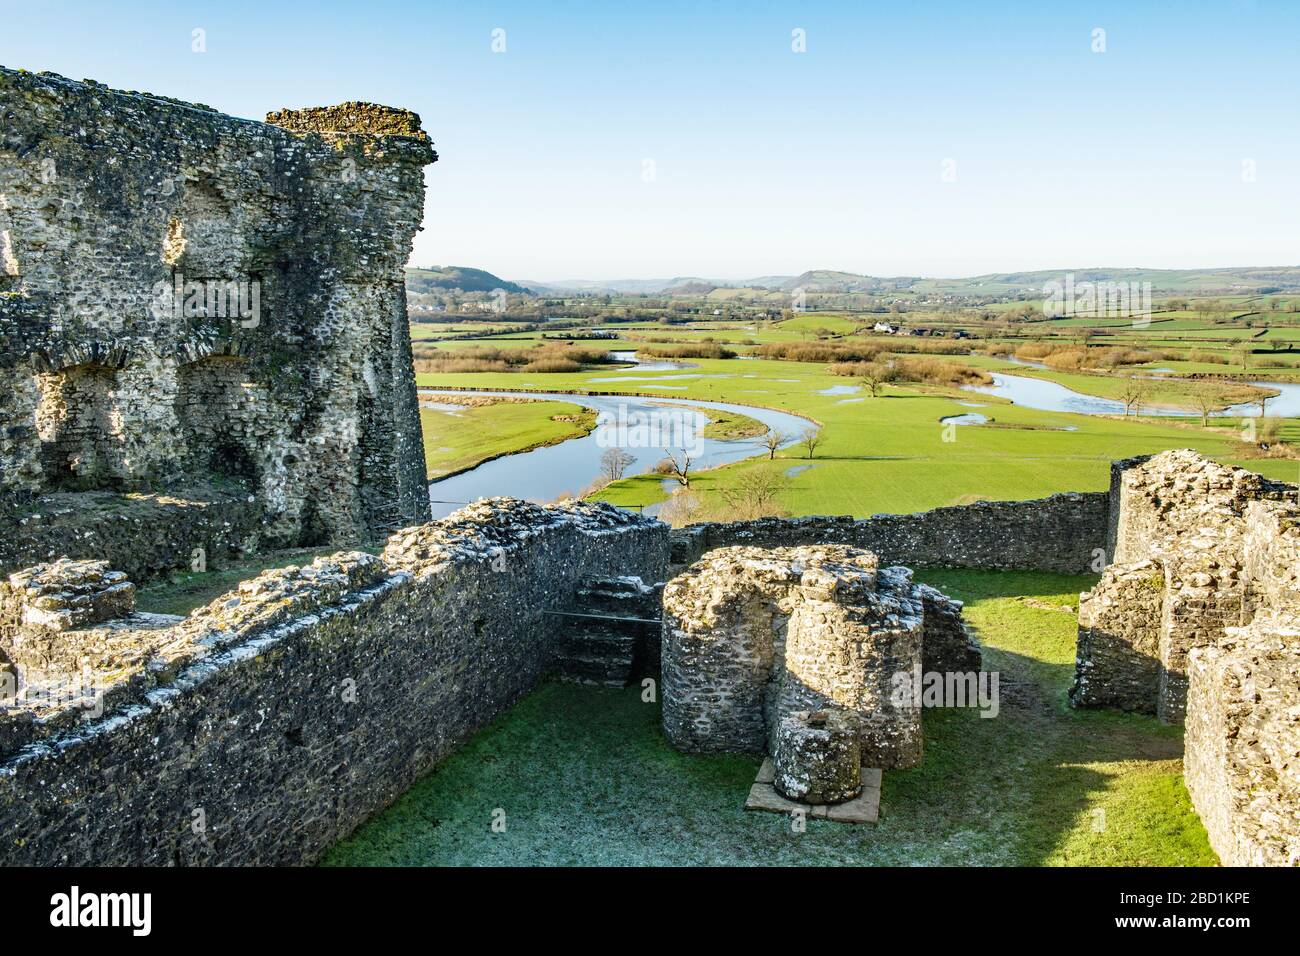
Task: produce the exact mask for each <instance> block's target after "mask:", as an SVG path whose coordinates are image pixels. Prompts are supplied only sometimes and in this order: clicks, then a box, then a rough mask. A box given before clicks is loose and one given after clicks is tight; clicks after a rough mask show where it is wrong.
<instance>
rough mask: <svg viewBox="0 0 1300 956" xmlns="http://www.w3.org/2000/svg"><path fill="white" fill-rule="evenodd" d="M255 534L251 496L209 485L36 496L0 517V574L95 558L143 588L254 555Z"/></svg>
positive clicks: (258, 519) (258, 518)
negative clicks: (183, 490)
mask: <svg viewBox="0 0 1300 956" xmlns="http://www.w3.org/2000/svg"><path fill="white" fill-rule="evenodd" d="M261 528H262V509H261V508H260V507H259V505H258V503H257V499H256V498H255V497H254V496H252V495H250V494H248V493H246V492H243V493H240V492H236V491H233V490H230V489H226V488H215V487H213V486H211V485H207V486H197V487H195V488H193V489H190V491H189V493H187V494H184V495H182V494H177V493H171V494H167V493H155V494H144V493H137V494H133V495H130V496H123V495H118V494H115V493H112V492H94V491H91V492H75V493H71V492H59V493H56V494H51V495H42V496H41V497H40V498H37V499H35V500H34V501H31V502H27V503H24V504H23V505H22V506H20V507H15V508H13V509H12V510H11V511H10V512H9V513H8V514H6V515H0V529H3V533H0V575H5V574H9V573H11V572H14V571H17V570H20V569H22V568H26V567H30V566H31V565H33V564H40V563H43V562H46V561H53V560H55V559H57V558H60V557H71V558H80V559H88V558H100V559H103V560H105V561H107V562H108V564H109V566H110V567H112V568H115V569H117V570H119V571H123V572H125V573H126V575H127V577H129V578H130V579H131V580H132V581H140V582H142V581H147V580H149V579H151V578H154V577H157V576H159V575H162V574H165V573H167V572H169V571H173V570H175V569H177V568H180V569H193V568H199V569H202V568H204V567H206V568H207V569H211V568H216V567H219V566H220V565H221V563H222V562H223V561H224V560H225V559H228V558H230V557H234V556H237V555H240V554H243V553H245V552H247V551H250V550H253V549H254V548H255V547H256V545H257V543H258V541H259V537H260V533H261Z"/></svg>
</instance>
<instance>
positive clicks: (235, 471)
mask: <svg viewBox="0 0 1300 956" xmlns="http://www.w3.org/2000/svg"><path fill="white" fill-rule="evenodd" d="M248 370H249V365H248V360H247V358H245V357H244V356H241V355H230V354H210V355H206V356H203V357H201V358H198V359H196V360H195V361H191V362H186V363H184V364H182V365H180V366H179V368H178V369H177V376H176V384H177V389H176V418H177V421H178V422H179V423H180V428H181V436H180V437H181V440H182V447H183V448H184V467H185V471H186V472H187V473H188V474H189V475H190V476H191V477H193V478H195V479H200V480H204V479H209V478H215V479H217V480H219V481H221V480H227V481H237V482H239V483H241V484H243V485H244V486H245V487H248V488H249V489H253V488H255V487H256V485H257V482H258V480H259V477H260V471H261V469H260V466H259V464H258V461H259V454H258V443H259V439H265V437H266V436H265V434H261V435H259V428H258V424H257V423H258V417H259V411H260V410H261V407H262V405H263V402H264V400H265V395H264V394H263V393H262V390H261V389H260V388H258V386H257V385H255V384H254V383H253V382H252V381H251V380H250V377H249V374H248ZM263 431H264V430H263Z"/></svg>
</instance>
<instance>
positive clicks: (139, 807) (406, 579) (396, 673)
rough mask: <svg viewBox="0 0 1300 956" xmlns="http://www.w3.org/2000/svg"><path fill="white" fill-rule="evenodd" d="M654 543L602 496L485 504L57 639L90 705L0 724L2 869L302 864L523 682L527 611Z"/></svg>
mask: <svg viewBox="0 0 1300 956" xmlns="http://www.w3.org/2000/svg"><path fill="white" fill-rule="evenodd" d="M667 550H668V544H667V529H666V527H665V526H664V525H662V524H659V523H658V522H655V521H652V520H650V519H645V518H641V517H639V516H636V515H632V514H631V513H629V512H622V511H619V510H617V509H614V508H612V507H610V506H608V505H598V504H575V505H557V506H549V507H541V506H536V505H529V504H525V503H524V502H519V501H512V500H509V499H495V500H491V501H487V502H482V503H479V504H477V505H474V506H471V507H470V508H466V509H463V510H462V511H460V512H457V513H456V514H454V515H452V516H450V517H449V518H447V519H444V520H443V521H438V522H432V523H430V524H425V525H421V526H418V527H414V528H409V529H406V530H404V531H402V532H400V533H398V534H396V535H394V536H393V537H392V539H391V540H390V541H389V544H388V547H387V549H386V550H385V551H384V553H383V555H382V556H380V557H374V556H372V555H366V554H362V553H355V552H354V553H339V554H336V555H333V556H332V557H330V558H323V559H318V560H317V561H315V562H313V564H311V565H309V566H307V567H304V568H293V569H284V570H280V571H271V572H267V573H265V574H263V575H261V576H259V577H258V578H255V579H253V580H251V581H247V582H244V583H243V584H242V585H240V586H239V588H238V589H237V590H236V591H233V592H231V593H230V594H227V595H225V596H224V597H222V598H219V599H217V600H216V601H213V602H212V603H211V604H209V605H208V606H207V607H205V608H203V609H200V610H199V611H196V612H195V613H193V614H192V615H191V616H190V617H188V618H185V619H178V618H160V616H157V615H137V614H132V615H128V616H127V617H125V618H120V619H117V620H115V621H110V622H94V623H92V624H90V625H87V626H85V627H80V628H73V629H71V630H67V631H63V632H61V633H62V640H64V641H65V642H67V643H69V644H72V645H77V646H79V647H81V648H84V649H86V650H87V651H88V652H89V657H90V660H89V664H90V666H91V668H92V670H94V671H95V674H96V678H97V679H98V680H101V681H103V682H107V690H106V691H104V692H103V700H104V706H105V712H104V714H103V715H102V716H101V717H99V718H95V719H89V720H86V719H80V718H79V717H78V715H77V714H76V713H75V712H74V711H73V707H74V706H77V704H76V702H72V703H69V702H67V701H64V702H63V704H62V708H63V709H62V711H61V712H56V710H57V708H56V707H55V705H53V704H51V703H49V702H48V701H47V702H45V703H44V704H42V703H40V702H39V701H36V702H23V704H22V706H20V707H14V708H11V709H10V712H9V713H8V714H6V715H5V716H4V717H2V718H0V865H12V864H53V863H67V864H83V865H97V864H132V865H146V864H147V865H157V864H211V863H225V864H300V863H309V862H311V861H313V860H314V859H316V858H317V857H318V856H319V855H320V854H321V853H322V852H323V851H324V850H325V849H327V848H328V847H329V846H331V845H332V844H333V843H335V842H336V841H337V840H339V839H340V838H342V837H344V836H346V835H347V834H348V833H349V832H351V831H352V829H354V828H355V827H356V826H357V825H358V824H359V823H360V822H361V821H363V820H364V819H366V817H368V816H369V815H370V814H372V813H374V812H375V811H376V810H378V809H381V808H382V807H384V806H385V805H387V804H388V803H389V802H391V801H392V800H393V799H395V798H396V797H397V796H399V795H400V794H401V793H403V792H404V791H405V790H406V789H407V788H408V787H409V786H410V784H411V783H412V782H413V781H414V780H416V779H417V778H418V777H419V776H420V775H422V774H423V773H425V772H426V771H428V769H429V768H430V767H432V766H433V765H434V764H435V763H437V762H438V761H439V760H440V759H442V758H443V757H445V756H446V755H447V754H448V753H450V752H451V751H452V750H453V749H455V748H456V747H457V746H458V745H459V744H461V743H463V742H464V741H465V740H466V739H467V738H468V737H469V736H470V735H471V734H472V733H473V732H474V731H475V730H477V729H478V728H480V727H482V726H483V725H484V724H486V723H487V722H488V721H490V720H491V719H493V718H494V717H495V716H497V715H498V714H500V713H501V712H502V710H503V709H505V708H506V707H509V706H510V705H511V704H513V703H514V702H515V701H517V700H518V699H519V698H520V697H521V696H522V695H524V694H525V693H527V692H528V691H529V690H531V689H532V688H533V687H535V686H536V684H537V682H538V681H539V680H541V679H542V677H543V676H544V675H545V674H547V673H548V671H549V670H550V669H551V667H552V661H553V654H554V650H555V644H556V630H555V628H556V627H558V626H559V625H557V624H556V623H555V622H556V620H557V619H556V618H553V617H551V616H548V615H545V614H543V613H542V612H543V611H545V610H548V609H560V608H564V607H567V606H569V605H570V604H571V602H572V601H573V598H574V593H575V590H576V589H577V588H579V587H580V585H581V582H583V581H584V580H586V579H588V578H590V577H592V576H602V575H604V576H607V575H611V574H626V573H632V574H638V575H640V576H642V577H644V578H645V579H646V580H661V579H662V578H663V576H664V570H665V567H666V561H667ZM48 575H49V572H47V573H46V576H44V577H41V576H38V577H37V578H36V580H37V582H38V583H42V582H43V583H42V586H44V585H45V584H48V583H49V580H48ZM28 583H29V582H27V581H23V580H20V581H16V582H14V584H16V585H21V586H22V589H23V594H24V595H29V596H30V597H31V598H32V599H33V600H34V599H37V598H40V597H41V595H42V594H45V592H44V591H40V592H32V591H29V590H28V588H27V584H28ZM99 583H100V584H103V582H99ZM46 591H48V588H46ZM0 616H3V611H2V609H0ZM11 617H12V615H11ZM0 651H2V649H0ZM34 714H35V715H39V718H40V719H37V720H33V719H32V718H33V715H34ZM24 717H25V718H26V720H24ZM200 819H201V820H202V821H203V826H202V827H201V828H196V826H195V823H196V821H197V820H200Z"/></svg>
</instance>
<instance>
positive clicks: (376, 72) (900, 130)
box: [0, 0, 1300, 280]
mask: <svg viewBox="0 0 1300 956" xmlns="http://www.w3.org/2000/svg"><path fill="white" fill-rule="evenodd" d="M196 28H197V29H202V30H204V31H205V34H204V37H205V41H206V52H202V53H196V52H193V50H192V45H193V44H192V31H193V30H195V29H196ZM1098 28H1100V29H1102V30H1104V31H1105V36H1104V44H1105V52H1094V49H1093V48H1094V46H1096V45H1097V41H1096V39H1094V31H1095V30H1096V29H1098ZM498 29H499V30H503V31H504V41H505V49H504V52H494V50H493V31H494V30H498ZM796 29H801V30H803V31H805V33H804V35H805V37H806V52H795V51H794V49H792V45H793V43H794V39H793V37H792V31H794V30H796ZM499 36H500V35H499V34H498V37H499ZM497 45H498V47H499V46H500V43H499V42H498V44H497ZM0 64H4V65H5V66H9V67H23V68H27V69H31V70H53V71H55V72H57V73H62V74H65V75H68V76H71V77H73V78H74V79H80V78H82V77H90V78H93V79H96V80H99V81H101V82H104V83H108V84H109V85H110V86H114V87H119V88H126V89H141V90H150V91H153V92H157V93H164V94H167V95H171V96H176V97H180V98H183V99H190V100H198V101H201V102H204V103H208V104H210V105H212V106H215V107H217V108H218V109H221V110H224V111H226V112H228V113H233V114H235V115H239V116H248V117H256V118H260V117H261V116H262V115H263V114H265V113H266V112H267V111H268V110H271V109H276V108H279V107H282V106H292V107H301V106H315V105H326V104H330V103H336V102H340V101H343V100H351V99H361V100H372V101H376V102H380V103H386V104H389V105H393V106H403V107H407V108H410V109H414V110H415V111H417V112H418V113H419V114H420V115H421V117H422V118H423V120H424V125H425V128H426V129H427V130H428V131H429V133H430V135H431V136H432V137H433V139H434V141H435V142H436V144H437V149H438V151H439V153H440V155H441V161H440V162H438V163H437V164H436V165H435V166H433V167H431V168H430V169H429V170H428V174H427V178H428V185H429V191H428V201H427V207H426V218H425V231H424V232H423V233H421V234H420V236H419V237H418V238H417V240H416V250H415V255H414V257H413V260H412V262H413V264H415V265H429V264H454V265H468V266H476V267H480V268H485V269H489V270H491V271H493V272H496V273H498V274H500V275H502V276H504V277H506V278H512V279H541V280H546V279H565V278H583V277H586V278H623V277H665V276H676V275H701V276H705V277H709V278H743V277H751V276H759V275H768V274H797V273H799V272H802V271H804V270H805V269H813V268H828V269H844V270H849V271H853V272H863V273H869V274H874V275H900V274H906V275H971V274H977V273H982V272H992V271H1011V270H1017V269H1037V268H1074V267H1085V266H1091V265H1110V266H1127V265H1134V266H1138V265H1140V266H1147V267H1197V266H1216V265H1217V266H1243V265H1282V264H1289V265H1295V264H1300V222H1298V221H1297V220H1298V217H1297V212H1300V148H1298V147H1300V2H1295V0H1219V2H1194V0H1193V2H1172V0H1171V2H1167V3H1157V2H1133V0H1129V2H1117V3H1096V2H1094V3H1082V2H1076V3H1071V2H1056V0H1038V2H1026V3H1010V2H1000V0H984V2H979V3H976V2H964V3H940V2H931V3H927V2H904V0H895V2H893V3H888V4H884V3H871V2H863V0H858V2H836V3H831V2H823V3H795V2H784V3H739V2H736V3H723V2H718V3H703V2H696V3H677V2H672V0H656V2H645V3H641V2H638V3H623V2H619V3H614V2H610V3H600V4H597V3H594V2H592V3H577V2H562V0H560V2H556V0H546V2H540V0H534V2H529V3H468V2H467V3H458V4H457V3H416V2H397V0H391V2H390V0H367V2H355V0H352V2H346V3H344V2H335V0H317V2H314V3H300V4H299V3H295V4H287V3H276V2H273V0H263V2H258V3H246V2H240V0H236V2H211V3H197V2H187V0H167V2H158V3H153V2H141V3H125V2H122V3H119V2H107V0H94V2H77V3H73V2H68V3H57V2H42V0H20V2H10V0H0ZM948 180H952V181H948Z"/></svg>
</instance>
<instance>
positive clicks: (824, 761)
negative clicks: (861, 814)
mask: <svg viewBox="0 0 1300 956" xmlns="http://www.w3.org/2000/svg"><path fill="white" fill-rule="evenodd" d="M773 760H774V763H775V764H776V779H775V780H774V781H773V784H774V785H775V787H776V789H777V791H778V792H779V793H781V794H782V795H783V796H786V797H789V798H790V799H791V800H798V801H799V802H800V803H809V804H823V803H843V802H844V801H845V800H851V799H853V798H854V797H856V796H857V795H858V794H859V793H861V792H862V738H861V729H860V727H859V725H858V720H857V718H856V717H855V716H854V715H853V714H850V713H848V712H846V711H842V710H814V711H807V710H798V711H795V712H794V713H791V714H789V715H787V716H786V717H785V718H784V719H782V721H781V723H780V726H779V727H778V728H777V733H776V748H775V753H774V755H773Z"/></svg>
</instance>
